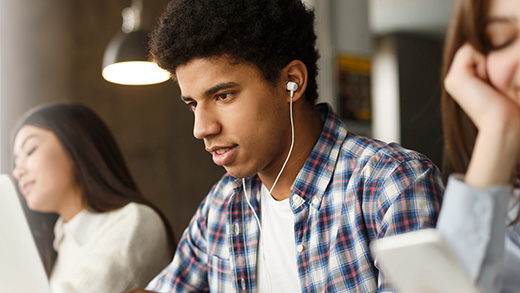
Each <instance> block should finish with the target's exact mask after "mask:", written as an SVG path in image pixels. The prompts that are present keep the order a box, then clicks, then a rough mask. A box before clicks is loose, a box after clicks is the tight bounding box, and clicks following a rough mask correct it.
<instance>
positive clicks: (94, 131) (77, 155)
mask: <svg viewBox="0 0 520 293" xmlns="http://www.w3.org/2000/svg"><path fill="white" fill-rule="evenodd" d="M25 125H32V126H36V127H39V128H43V129H46V130H49V131H51V132H53V133H54V135H56V137H57V138H58V140H59V142H60V143H61V144H62V145H63V147H64V149H65V150H66V152H67V153H68V155H69V156H70V158H71V159H72V161H73V163H74V167H75V176H76V180H77V182H78V183H79V184H80V185H81V187H82V190H83V201H84V203H85V204H86V206H87V207H88V209H89V210H91V211H93V212H99V213H103V212H108V211H112V210H116V209H119V208H121V207H123V206H125V205H126V204H128V203H131V202H135V203H140V204H145V205H147V206H150V207H151V208H153V209H154V210H155V211H156V212H157V213H158V214H159V215H160V217H161V219H162V221H163V223H164V226H165V229H166V231H167V235H168V240H169V244H170V251H171V256H173V251H174V249H175V246H176V243H175V239H174V236H173V231H172V228H171V226H170V224H169V222H168V220H167V219H166V217H165V216H164V214H163V213H162V212H161V211H160V210H159V209H158V208H157V207H156V206H155V205H154V204H152V203H151V202H150V201H149V200H147V199H146V198H145V197H144V196H143V195H142V194H141V192H140V191H139V188H138V187H137V184H136V183H135V181H134V179H133V178H132V175H131V174H130V171H129V169H128V167H127V165H126V162H125V160H124V158H123V155H122V153H121V151H120V149H119V147H118V145H117V143H116V141H115V139H114V137H113V135H112V133H111V132H110V130H109V129H108V127H107V125H106V124H105V123H104V122H103V121H102V120H101V118H100V117H99V116H98V115H97V114H96V113H94V112H93V111H92V110H91V109H89V108H88V107H86V106H84V105H81V104H77V103H59V104H52V105H46V106H40V107H37V108H34V109H32V110H30V111H29V112H28V113H27V114H25V116H23V117H22V119H21V120H20V121H19V122H18V124H17V126H16V127H15V128H14V131H13V135H12V138H13V139H14V137H15V136H16V134H17V133H18V131H19V130H20V129H21V128H22V127H23V126H25ZM22 202H24V201H22ZM24 204H25V203H24ZM25 210H26V212H27V218H28V221H29V223H30V225H31V228H32V230H33V236H34V237H35V240H36V242H37V244H38V246H39V247H38V248H39V250H40V255H41V256H42V261H43V262H44V265H45V268H46V270H47V274H50V271H51V269H52V266H53V265H54V261H55V259H56V253H55V251H54V249H53V248H52V241H53V239H54V235H53V226H54V223H55V221H56V219H57V217H56V216H55V215H49V214H44V213H37V212H32V211H30V210H29V209H27V208H25Z"/></svg>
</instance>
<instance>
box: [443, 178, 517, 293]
mask: <svg viewBox="0 0 520 293" xmlns="http://www.w3.org/2000/svg"><path fill="white" fill-rule="evenodd" d="M510 193H511V187H510V186H507V185H504V186H493V187H489V188H486V189H477V188H473V187H470V186H468V185H466V184H464V182H463V181H462V176H461V175H452V176H451V177H450V178H449V181H448V185H447V187H446V191H445V195H444V203H443V206H442V209H441V213H440V215H439V220H438V222H437V229H438V230H439V232H440V233H441V235H442V236H443V237H444V239H445V241H446V243H447V244H448V246H449V247H450V248H451V249H452V250H453V252H454V253H455V255H456V256H457V258H458V260H459V262H460V263H461V264H462V266H463V267H464V269H465V270H466V272H467V273H468V275H469V277H470V278H471V279H472V280H474V281H475V282H476V283H477V285H478V287H479V288H480V290H481V291H482V292H499V291H500V289H501V287H502V285H501V276H500V273H501V271H502V266H503V260H504V252H505V238H506V210H507V203H508V198H509V194H510Z"/></svg>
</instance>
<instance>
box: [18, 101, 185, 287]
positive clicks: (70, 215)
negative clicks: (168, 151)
mask: <svg viewBox="0 0 520 293" xmlns="http://www.w3.org/2000/svg"><path fill="white" fill-rule="evenodd" d="M13 153H14V169H13V176H14V177H15V179H16V181H17V183H18V188H19V190H20V193H21V194H22V195H23V197H24V199H25V201H24V202H25V203H26V204H27V208H28V209H27V210H26V211H27V213H28V219H29V222H30V224H31V228H32V229H33V235H34V237H35V239H36V242H37V244H38V246H39V249H40V254H41V256H42V259H43V261H44V265H45V267H46V269H47V272H48V274H49V281H50V285H51V288H52V290H53V292H54V293H58V292H67V293H70V292H121V291H124V290H127V289H129V288H133V287H136V286H144V285H146V284H147V283H148V282H149V281H150V280H151V279H152V278H153V277H154V276H155V275H156V274H157V273H158V272H159V271H160V270H161V269H162V268H163V267H164V266H166V265H167V264H168V263H169V262H170V260H171V258H172V255H173V250H174V247H175V243H174V238H173V233H172V230H171V227H170V225H169V223H168V221H167V220H166V218H165V217H164V215H163V214H162V213H161V212H160V211H159V209H158V208H156V207H155V206H154V205H153V204H152V203H151V202H149V201H148V200H147V199H146V198H144V197H143V196H142V194H141V193H140V191H139V189H138V187H137V185H136V183H135V182H134V180H133V178H132V176H131V174H130V172H129V170H128V168H127V165H126V163H125V161H124V159H123V156H122V154H121V151H120V150H119V147H118V146H117V144H116V142H115V140H114V138H113V136H112V134H111V132H110V130H109V129H108V128H107V126H106V125H105V123H104V122H103V121H102V120H101V119H100V118H99V117H98V116H97V115H96V114H95V113H94V112H93V111H92V110H90V109H89V108H87V107H85V106H82V105H80V104H72V103H71V104H55V105H50V106H44V107H38V108H35V109H33V110H31V111H29V112H28V113H27V114H26V115H25V116H24V117H23V118H22V120H21V121H20V122H19V124H18V125H17V127H16V128H15V129H14V143H13ZM53 214H57V215H58V217H56V216H54V215H53ZM56 219H57V221H56ZM54 222H55V223H54ZM53 225H54V228H53ZM53 230H54V231H53ZM52 232H54V235H53V234H52Z"/></svg>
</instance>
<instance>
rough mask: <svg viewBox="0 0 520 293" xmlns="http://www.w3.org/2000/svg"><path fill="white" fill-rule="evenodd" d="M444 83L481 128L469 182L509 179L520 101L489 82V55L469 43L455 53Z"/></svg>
mask: <svg viewBox="0 0 520 293" xmlns="http://www.w3.org/2000/svg"><path fill="white" fill-rule="evenodd" d="M444 86H445V88H446V91H447V92H448V93H449V94H450V95H451V96H452V97H453V99H454V100H455V101H456V102H457V103H458V104H459V106H460V107H461V108H462V110H464V112H465V113H466V114H467V115H468V117H469V118H470V119H471V120H472V121H473V123H474V124H475V126H476V127H477V129H478V131H479V132H478V136H477V139H476V142H475V147H474V150H473V154H472V157H471V162H470V164H469V167H468V171H467V173H466V177H465V181H466V183H468V184H469V185H472V186H475V187H487V186H490V185H497V184H506V183H508V182H509V180H510V176H511V173H512V171H513V168H515V166H516V162H517V161H518V157H519V155H520V105H518V103H517V102H515V101H514V100H513V99H512V98H509V97H507V96H506V95H504V94H503V93H501V92H500V91H498V90H497V89H495V88H494V87H493V85H492V84H490V82H489V81H488V76H487V70H486V56H484V55H483V54H482V53H480V52H478V51H477V50H476V49H475V48H473V47H472V46H471V45H469V44H465V45H463V46H462V47H461V48H460V49H459V50H458V51H457V53H456V54H455V57H454V59H453V62H452V64H451V67H450V69H449V71H448V74H447V75H446V79H445V80H444Z"/></svg>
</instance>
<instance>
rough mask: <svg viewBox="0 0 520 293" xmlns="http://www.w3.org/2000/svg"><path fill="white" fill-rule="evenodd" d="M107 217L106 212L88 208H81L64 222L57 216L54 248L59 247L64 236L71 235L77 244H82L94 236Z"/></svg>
mask: <svg viewBox="0 0 520 293" xmlns="http://www.w3.org/2000/svg"><path fill="white" fill-rule="evenodd" d="M107 217H108V214H107V213H95V212H92V211H89V210H88V209H85V210H82V211H81V212H79V213H78V214H77V215H75V216H74V217H73V218H72V219H70V221H68V222H66V223H65V222H63V218H62V217H59V218H58V221H57V222H56V225H55V226H54V242H53V246H54V249H55V250H58V249H59V246H60V244H61V242H62V240H63V239H64V238H65V237H72V239H74V241H75V242H76V243H77V244H78V246H83V245H84V244H85V243H87V242H88V241H89V240H90V239H91V238H92V237H93V236H94V234H95V232H96V231H97V230H98V228H99V227H100V226H101V225H102V224H103V222H104V221H105V220H106V218H107Z"/></svg>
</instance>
